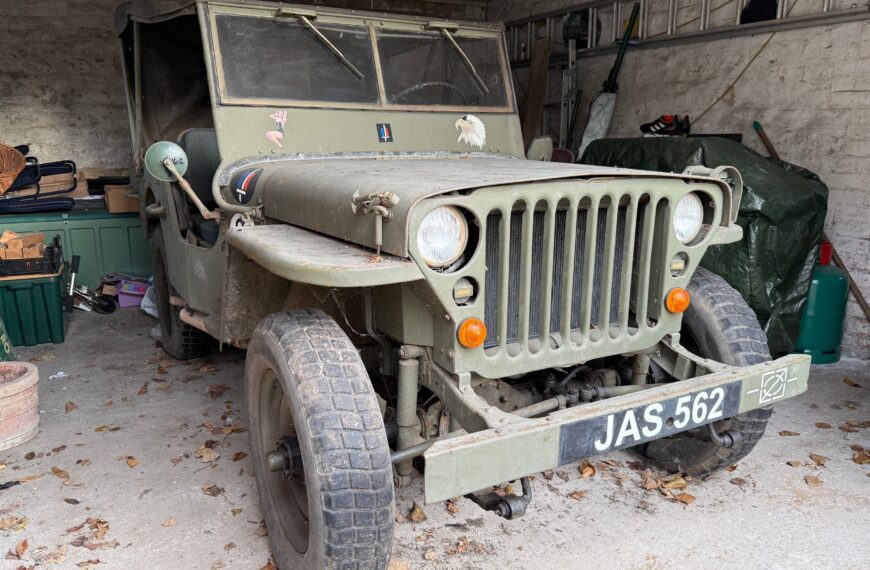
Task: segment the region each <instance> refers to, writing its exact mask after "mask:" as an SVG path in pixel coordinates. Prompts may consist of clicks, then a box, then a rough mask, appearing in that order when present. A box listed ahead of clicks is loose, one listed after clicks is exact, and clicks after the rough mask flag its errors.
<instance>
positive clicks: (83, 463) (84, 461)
mask: <svg viewBox="0 0 870 570" xmlns="http://www.w3.org/2000/svg"><path fill="white" fill-rule="evenodd" d="M90 464H91V460H90V459H79V460H78V461H76V465H81V466H82V467H85V466H86V465H90Z"/></svg>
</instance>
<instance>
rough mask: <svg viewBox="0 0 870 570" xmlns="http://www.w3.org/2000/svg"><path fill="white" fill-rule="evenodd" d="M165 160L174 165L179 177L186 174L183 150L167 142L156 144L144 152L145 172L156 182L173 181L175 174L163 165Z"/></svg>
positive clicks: (185, 157)
mask: <svg viewBox="0 0 870 570" xmlns="http://www.w3.org/2000/svg"><path fill="white" fill-rule="evenodd" d="M167 158H168V159H169V160H170V161H172V164H174V165H175V170H177V171H178V175H179V177H181V176H184V173H185V172H187V154H186V153H185V152H184V149H183V148H181V147H180V146H178V145H177V144H175V143H174V142H169V141H160V142H156V143H154V144H152V145H151V146H150V147H148V150H147V151H146V152H145V170H146V171H147V172H148V174H150V175H151V176H153V177H154V178H156V179H157V180H162V181H163V182H170V181H175V180H176V176H175V173H174V172H171V171H170V170H169V169H168V168H166V165H165V164H164V161H165V160H166V159H167Z"/></svg>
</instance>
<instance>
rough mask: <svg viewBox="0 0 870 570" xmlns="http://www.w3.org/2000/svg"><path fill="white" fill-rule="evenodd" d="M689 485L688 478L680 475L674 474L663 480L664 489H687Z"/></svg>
mask: <svg viewBox="0 0 870 570" xmlns="http://www.w3.org/2000/svg"><path fill="white" fill-rule="evenodd" d="M688 486H689V484H688V483H686V480H685V479H683V478H682V477H681V476H680V475H672V476H670V477H667V478H665V479H663V480H662V482H661V487H662V489H668V490H669V491H675V490H677V489H685V488H686V487H688Z"/></svg>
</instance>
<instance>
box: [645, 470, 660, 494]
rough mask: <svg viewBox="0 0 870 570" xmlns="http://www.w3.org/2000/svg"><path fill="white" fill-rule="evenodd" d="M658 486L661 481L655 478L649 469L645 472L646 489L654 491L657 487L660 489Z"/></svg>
mask: <svg viewBox="0 0 870 570" xmlns="http://www.w3.org/2000/svg"><path fill="white" fill-rule="evenodd" d="M658 487H659V482H658V481H656V480H655V477H653V476H652V475H651V474H650V472H649V471H647V472H646V473H644V474H643V488H644V489H646V490H647V491H653V490H655V489H658Z"/></svg>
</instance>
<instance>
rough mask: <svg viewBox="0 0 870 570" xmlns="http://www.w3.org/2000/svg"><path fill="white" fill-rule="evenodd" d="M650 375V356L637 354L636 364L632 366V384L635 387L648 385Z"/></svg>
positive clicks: (635, 357)
mask: <svg viewBox="0 0 870 570" xmlns="http://www.w3.org/2000/svg"><path fill="white" fill-rule="evenodd" d="M648 373H649V354H636V355H635V356H634V363H633V364H632V365H631V383H632V384H634V385H635V386H637V385H640V384H646V376H647V374H648Z"/></svg>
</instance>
